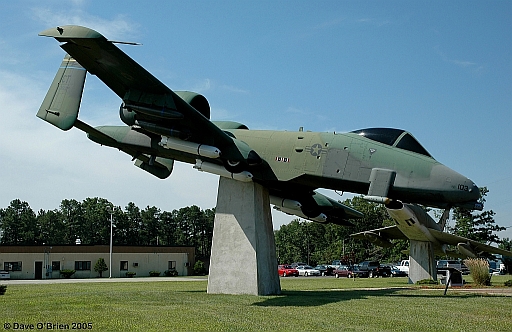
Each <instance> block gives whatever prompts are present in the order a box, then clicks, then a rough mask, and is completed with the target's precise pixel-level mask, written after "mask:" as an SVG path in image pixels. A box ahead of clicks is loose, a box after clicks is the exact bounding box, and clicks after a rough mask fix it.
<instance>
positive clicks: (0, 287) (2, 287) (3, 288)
mask: <svg viewBox="0 0 512 332" xmlns="http://www.w3.org/2000/svg"><path fill="white" fill-rule="evenodd" d="M6 290H7V285H0V295H4V294H5V291H6Z"/></svg>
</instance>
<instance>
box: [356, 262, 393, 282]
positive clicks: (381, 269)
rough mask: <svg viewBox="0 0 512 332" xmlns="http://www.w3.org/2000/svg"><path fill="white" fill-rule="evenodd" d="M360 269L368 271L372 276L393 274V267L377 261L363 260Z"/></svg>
mask: <svg viewBox="0 0 512 332" xmlns="http://www.w3.org/2000/svg"><path fill="white" fill-rule="evenodd" d="M359 269H360V270H361V271H368V275H369V277H370V278H375V277H377V278H378V277H389V276H390V275H391V268H390V267H389V266H384V265H380V263H379V262H377V261H364V262H361V264H359Z"/></svg>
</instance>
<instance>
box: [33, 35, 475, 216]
mask: <svg viewBox="0 0 512 332" xmlns="http://www.w3.org/2000/svg"><path fill="white" fill-rule="evenodd" d="M40 35H41V36H47V37H53V38H55V39H56V40H57V41H59V42H61V47H62V48H63V49H64V50H65V51H66V52H67V54H66V55H65V57H64V60H63V62H62V64H61V67H60V68H59V70H58V72H57V75H56V77H55V79H54V81H53V83H52V85H51V87H50V89H49V91H48V93H47V95H46V97H45V99H44V101H43V103H42V105H41V107H40V109H39V111H38V112H37V116H38V117H40V118H41V119H43V120H45V121H47V122H50V123H51V124H53V125H55V126H57V127H59V128H60V129H62V130H69V129H71V128H72V127H76V128H78V129H80V130H82V131H84V132H86V133H87V135H88V137H89V138H90V139H91V140H92V141H94V142H96V143H98V144H101V145H106V146H110V147H114V148H117V149H119V150H121V151H123V152H125V153H127V154H129V155H130V156H132V158H133V160H134V161H135V165H136V166H138V167H140V168H142V169H143V170H145V171H147V172H149V173H151V174H153V175H155V176H157V177H159V178H162V179H163V178H166V177H168V176H169V175H170V174H171V172H172V169H173V165H174V161H175V160H177V161H181V162H185V163H190V164H192V165H194V168H196V169H198V170H199V171H204V172H210V173H213V174H217V175H220V176H225V177H230V178H233V179H235V180H239V181H254V182H257V183H259V184H261V185H263V186H265V187H266V188H268V190H269V193H270V195H271V197H270V198H271V203H272V204H274V205H275V208H277V209H279V210H281V211H283V212H285V213H289V214H293V215H297V216H300V217H304V218H307V219H309V220H313V221H317V222H327V223H337V224H340V225H349V224H350V223H349V222H348V219H352V218H358V217H361V216H362V214H361V213H360V212H358V211H356V210H353V209H351V208H350V207H347V206H345V205H343V204H341V203H339V202H338V201H335V200H333V199H331V198H329V197H326V196H324V195H322V194H320V193H318V192H316V191H315V190H316V189H318V188H326V189H330V190H337V191H345V192H353V193H359V194H363V195H365V198H367V199H368V200H370V201H374V202H386V201H388V200H400V201H403V202H407V203H419V204H423V205H427V206H433V207H439V208H449V207H454V206H458V207H465V208H468V209H482V205H481V204H479V203H478V202H477V199H478V198H479V190H478V187H477V186H476V185H475V184H474V183H473V181H471V180H470V179H468V178H467V177H465V176H463V175H461V174H459V173H457V172H455V171H453V170H451V169H450V168H448V167H446V166H444V165H443V164H441V163H439V162H438V161H436V160H435V159H434V158H433V157H432V156H431V155H430V154H429V153H428V152H427V150H425V148H423V147H422V146H421V144H420V143H419V142H418V141H417V140H416V139H415V138H414V137H413V136H412V134H410V133H409V132H407V131H404V130H400V129H391V128H370V129H364V130H356V131H353V132H349V133H318V132H309V131H303V130H301V129H300V130H299V131H269V130H249V129H248V127H247V126H246V125H244V124H241V123H237V122H229V121H223V122H218V121H217V122H216V121H211V120H210V106H209V103H208V101H207V100H206V98H205V97H204V96H202V95H200V94H197V93H194V92H188V91H173V90H171V89H169V88H168V87H167V86H165V85H164V84H163V83H162V82H160V81H159V80H158V79H157V78H155V77H154V76H153V75H151V74H150V73H149V72H148V71H146V70H145V69H144V68H142V67H141V66H140V65H139V64H138V63H136V62H135V61H134V60H132V59H131V58H130V57H129V56H128V55H126V54H125V53H124V52H123V51H121V50H120V49H119V48H118V47H117V46H116V45H115V43H114V42H112V41H109V40H107V38H105V37H104V36H102V35H101V34H100V33H98V32H96V31H94V30H91V29H89V28H85V27H80V26H60V27H56V28H51V29H48V30H45V31H43V32H41V33H40ZM86 72H89V73H90V74H92V75H95V76H97V77H98V78H99V79H100V80H101V81H103V82H104V83H105V84H106V85H107V86H108V87H109V88H110V89H111V90H112V91H113V92H114V93H115V94H117V95H118V96H119V98H121V100H122V102H121V107H120V109H119V113H120V118H121V120H122V121H123V122H124V124H125V125H123V126H101V127H95V128H93V127H91V126H90V125H88V124H86V123H84V122H82V121H81V120H79V119H78V118H77V117H78V111H79V107H80V101H81V97H82V91H83V86H84V82H85V77H86Z"/></svg>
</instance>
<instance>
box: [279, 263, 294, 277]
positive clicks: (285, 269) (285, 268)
mask: <svg viewBox="0 0 512 332" xmlns="http://www.w3.org/2000/svg"><path fill="white" fill-rule="evenodd" d="M277 273H278V274H279V276H280V277H291V276H294V277H298V276H299V271H297V269H294V268H293V267H292V266H291V265H278V266H277Z"/></svg>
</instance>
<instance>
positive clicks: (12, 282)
mask: <svg viewBox="0 0 512 332" xmlns="http://www.w3.org/2000/svg"><path fill="white" fill-rule="evenodd" d="M207 280H208V278H207V277H144V278H111V279H109V278H86V279H43V280H34V279H11V280H0V284H2V285H28V284H72V283H87V282H156V281H171V282H172V281H207Z"/></svg>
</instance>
